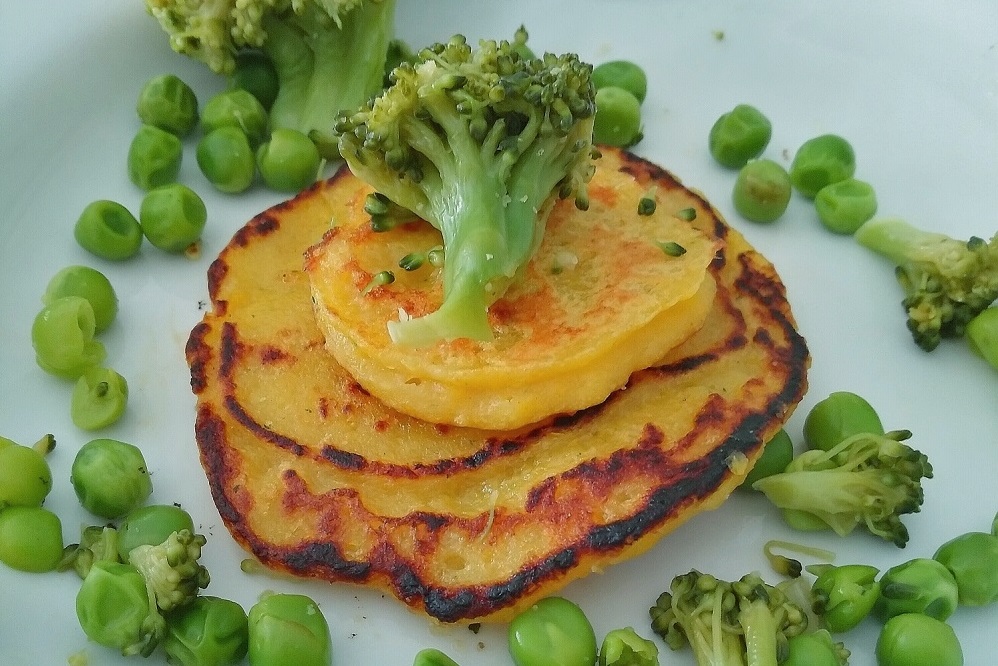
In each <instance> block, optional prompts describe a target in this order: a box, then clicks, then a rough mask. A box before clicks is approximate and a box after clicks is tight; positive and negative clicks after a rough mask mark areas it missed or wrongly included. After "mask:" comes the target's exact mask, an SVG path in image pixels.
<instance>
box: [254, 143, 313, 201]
mask: <svg viewBox="0 0 998 666" xmlns="http://www.w3.org/2000/svg"><path fill="white" fill-rule="evenodd" d="M256 163H257V166H258V167H259V169H260V175H261V176H262V177H263V182H265V183H266V184H267V186H268V187H270V188H271V189H274V190H277V191H279V192H300V191H301V190H303V189H305V188H306V187H308V186H309V185H311V184H312V183H314V182H315V179H316V177H317V176H318V174H319V166H320V165H321V164H322V158H321V157H320V156H319V149H318V148H316V147H315V144H314V143H312V140H311V139H309V138H308V137H307V136H305V135H304V134H302V133H301V132H299V131H297V130H293V129H286V128H278V129H275V130H274V131H273V133H272V134H271V135H270V140H269V141H267V142H266V143H263V144H261V145H260V147H259V148H258V149H257V152H256Z"/></svg>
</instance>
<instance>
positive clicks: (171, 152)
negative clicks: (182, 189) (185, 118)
mask: <svg viewBox="0 0 998 666" xmlns="http://www.w3.org/2000/svg"><path fill="white" fill-rule="evenodd" d="M182 159H183V145H182V144H181V143H180V138H179V137H177V135H176V134H171V133H170V132H167V131H166V130H164V129H160V128H158V127H156V126H155V125H143V126H142V127H140V128H139V131H138V132H137V133H136V134H135V138H133V139H132V144H131V146H130V147H129V148H128V177H129V178H131V180H132V182H133V183H135V184H136V185H138V186H139V187H141V188H142V189H143V190H151V189H152V188H154V187H159V186H160V185H166V184H167V183H172V182H173V181H175V180H176V179H177V174H178V173H180V162H181V160H182Z"/></svg>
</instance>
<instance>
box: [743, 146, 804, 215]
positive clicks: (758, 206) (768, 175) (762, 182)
mask: <svg viewBox="0 0 998 666" xmlns="http://www.w3.org/2000/svg"><path fill="white" fill-rule="evenodd" d="M790 189H791V188H790V177H789V176H788V175H787V171H786V169H784V168H783V167H782V166H780V165H779V164H777V163H776V162H774V161H773V160H768V159H761V160H753V161H751V162H749V163H748V164H746V165H745V166H743V167H742V168H741V169H740V170H739V171H738V178H737V179H736V180H735V186H734V189H733V190H732V193H731V200H732V203H734V205H735V210H736V211H738V214H739V215H741V216H742V217H744V218H745V219H746V220H749V221H751V222H773V221H775V220H778V219H779V218H780V217H781V216H782V215H783V213H785V212H786V210H787V206H788V205H789V204H790Z"/></svg>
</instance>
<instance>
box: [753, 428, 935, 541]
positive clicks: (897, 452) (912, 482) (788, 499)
mask: <svg viewBox="0 0 998 666" xmlns="http://www.w3.org/2000/svg"><path fill="white" fill-rule="evenodd" d="M910 436H911V432H909V431H907V430H895V431H892V432H888V433H886V434H884V435H878V434H875V433H859V434H856V435H853V436H851V437H847V438H846V439H845V440H843V441H842V442H841V443H840V444H838V445H836V446H834V447H833V448H831V449H829V450H828V451H824V450H821V449H812V450H809V451H805V452H804V453H802V454H800V455H799V456H797V457H796V458H794V459H793V460H792V461H791V462H790V464H789V465H788V466H787V468H786V470H785V471H784V472H782V473H780V474H773V475H771V476H768V477H766V478H764V479H760V480H759V481H756V482H755V484H753V486H752V487H753V488H755V489H756V490H761V491H762V492H763V493H765V495H766V497H767V498H769V500H770V501H771V502H772V503H773V504H775V505H776V506H778V507H780V508H781V509H783V510H784V511H791V512H803V513H804V514H805V515H806V516H808V517H812V518H814V519H815V520H817V521H819V524H825V525H827V526H828V527H830V528H831V529H833V530H835V532H836V533H838V534H839V535H841V536H845V535H846V534H849V533H850V532H852V530H853V529H854V528H855V527H856V526H858V525H862V526H864V527H865V528H866V529H867V530H869V531H870V532H871V533H872V534H875V535H877V536H879V537H881V538H883V539H885V540H887V541H890V542H892V543H894V544H895V545H896V546H898V547H899V548H903V547H904V546H905V544H906V543H908V529H907V528H906V527H905V526H904V524H903V523H902V522H901V516H902V515H903V514H906V513H916V512H918V511H919V510H920V509H921V506H922V500H923V492H922V479H923V478H927V479H928V478H932V466H931V465H930V464H929V460H928V458H927V457H926V456H925V454H923V453H920V452H919V451H917V450H915V449H913V448H911V447H910V446H908V445H907V444H903V443H902V440H905V439H908V438H909V437H910Z"/></svg>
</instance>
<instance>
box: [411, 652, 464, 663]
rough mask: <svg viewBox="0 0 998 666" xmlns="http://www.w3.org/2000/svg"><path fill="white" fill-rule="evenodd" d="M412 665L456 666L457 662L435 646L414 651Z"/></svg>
mask: <svg viewBox="0 0 998 666" xmlns="http://www.w3.org/2000/svg"><path fill="white" fill-rule="evenodd" d="M412 666H458V663H457V662H456V661H454V660H453V659H451V658H450V657H448V656H447V655H446V654H444V653H443V652H441V651H440V650H437V649H435V648H426V649H425V650H420V651H419V652H417V653H416V657H415V658H414V659H413V660H412Z"/></svg>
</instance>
